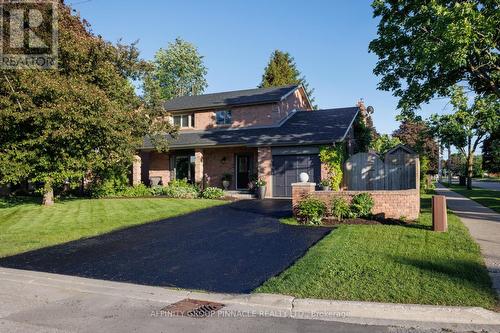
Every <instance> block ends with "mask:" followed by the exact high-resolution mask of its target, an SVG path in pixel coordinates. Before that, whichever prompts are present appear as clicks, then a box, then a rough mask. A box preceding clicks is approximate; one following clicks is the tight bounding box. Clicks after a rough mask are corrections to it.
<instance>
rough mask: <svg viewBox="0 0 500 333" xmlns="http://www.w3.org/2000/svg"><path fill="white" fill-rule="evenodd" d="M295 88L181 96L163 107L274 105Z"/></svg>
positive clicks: (186, 108)
mask: <svg viewBox="0 0 500 333" xmlns="http://www.w3.org/2000/svg"><path fill="white" fill-rule="evenodd" d="M297 88H299V85H288V86H282V87H272V88H256V89H246V90H235V91H226V92H220V93H214V94H205V95H196V96H182V97H178V98H174V99H172V100H169V101H166V102H165V104H164V106H165V110H167V111H181V110H195V109H210V108H221V107H227V106H237V105H238V106H242V105H255V104H266V103H274V102H279V101H281V100H282V99H283V98H284V97H286V96H288V95H289V94H290V93H291V92H293V91H295V90H296V89H297Z"/></svg>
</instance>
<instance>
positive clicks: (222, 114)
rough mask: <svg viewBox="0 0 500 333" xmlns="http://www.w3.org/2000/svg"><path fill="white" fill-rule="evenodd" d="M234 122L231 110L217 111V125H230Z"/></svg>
mask: <svg viewBox="0 0 500 333" xmlns="http://www.w3.org/2000/svg"><path fill="white" fill-rule="evenodd" d="M232 122H233V118H232V117H231V110H224V111H217V112H215V123H216V124H217V125H230V124H231V123H232Z"/></svg>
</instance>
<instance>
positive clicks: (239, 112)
mask: <svg viewBox="0 0 500 333" xmlns="http://www.w3.org/2000/svg"><path fill="white" fill-rule="evenodd" d="M311 109H312V106H311V105H310V104H309V100H308V99H307V97H306V95H305V92H304V91H303V88H302V87H300V88H299V89H297V90H295V91H294V92H293V93H292V94H290V95H289V96H287V97H286V98H285V99H284V100H283V101H281V102H279V103H269V104H262V105H252V106H233V107H228V108H222V109H220V110H231V115H232V120H233V123H232V124H231V125H217V124H216V122H215V112H216V111H217V109H211V110H201V111H186V112H175V114H194V128H182V129H181V131H189V130H210V129H214V128H241V127H251V126H269V125H273V124H277V123H279V122H280V121H281V120H282V119H283V118H285V117H286V116H287V115H288V114H289V113H290V111H292V110H311Z"/></svg>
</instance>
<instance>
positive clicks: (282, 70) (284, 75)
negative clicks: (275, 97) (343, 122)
mask: <svg viewBox="0 0 500 333" xmlns="http://www.w3.org/2000/svg"><path fill="white" fill-rule="evenodd" d="M289 84H301V85H302V86H303V87H304V90H305V91H306V94H307V96H308V97H309V100H310V101H311V103H314V97H313V96H312V94H313V92H314V89H311V88H309V84H308V83H307V81H306V78H305V77H304V76H302V74H301V73H300V71H299V70H298V69H297V65H296V64H295V60H294V59H293V57H292V56H291V55H290V53H288V52H283V51H280V50H275V51H274V52H273V53H272V54H271V57H270V59H269V62H268V64H267V66H266V68H265V69H264V74H263V75H262V81H261V83H260V85H259V88H267V87H279V86H286V85H289ZM313 108H315V109H316V108H317V106H316V105H313Z"/></svg>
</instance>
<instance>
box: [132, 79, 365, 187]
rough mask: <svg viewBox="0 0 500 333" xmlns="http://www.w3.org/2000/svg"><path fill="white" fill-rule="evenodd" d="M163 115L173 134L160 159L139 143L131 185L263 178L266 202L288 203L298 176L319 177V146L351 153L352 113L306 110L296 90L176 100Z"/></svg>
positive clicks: (240, 182)
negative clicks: (342, 146)
mask: <svg viewBox="0 0 500 333" xmlns="http://www.w3.org/2000/svg"><path fill="white" fill-rule="evenodd" d="M165 110H166V111H167V112H168V113H169V115H170V117H171V121H172V122H173V123H174V124H176V125H178V126H179V127H180V130H179V135H178V137H177V138H175V139H173V138H170V139H169V141H170V150H169V151H168V152H167V153H159V152H156V151H155V150H154V148H153V146H152V145H151V142H150V141H149V140H148V139H145V142H144V145H143V147H141V149H140V150H139V154H138V156H136V161H135V162H134V166H133V172H132V178H133V183H134V184H138V183H139V182H141V181H142V182H143V183H146V184H153V185H154V184H158V183H160V182H161V183H162V184H167V183H168V182H169V181H171V180H173V179H187V180H188V181H190V182H195V183H200V184H201V183H203V184H204V185H205V186H217V187H221V185H222V177H223V175H224V174H225V173H229V174H231V175H232V182H231V185H230V189H231V190H244V189H247V188H248V184H249V182H250V181H251V180H252V179H253V178H255V177H259V178H263V179H264V180H265V181H266V182H267V186H266V197H290V196H291V184H292V183H294V182H297V181H298V179H299V178H298V177H299V174H300V173H301V172H307V173H308V174H309V176H310V179H311V181H314V182H316V183H319V181H320V179H321V177H322V176H323V178H324V177H326V173H325V169H324V168H322V167H321V163H320V160H319V156H318V153H319V147H320V146H321V145H331V144H333V143H335V142H341V141H345V142H346V143H347V144H348V147H352V145H353V142H352V140H353V129H352V124H353V122H354V119H355V117H356V115H357V113H358V107H347V108H338V109H328V110H312V105H311V103H310V101H309V99H308V97H307V95H306V93H305V90H304V88H303V87H302V86H300V85H298V86H297V85H290V86H284V87H275V88H263V89H249V90H239V91H229V92H222V93H215V94H206V95H198V96H186V97H180V98H176V99H173V100H170V101H168V102H166V103H165Z"/></svg>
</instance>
